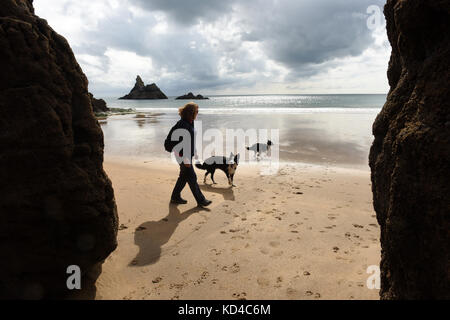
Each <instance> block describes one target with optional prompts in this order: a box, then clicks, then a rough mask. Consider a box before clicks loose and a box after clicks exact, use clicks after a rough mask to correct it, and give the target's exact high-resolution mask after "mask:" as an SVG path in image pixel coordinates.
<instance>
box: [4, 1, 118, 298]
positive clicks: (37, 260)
mask: <svg viewBox="0 0 450 320" xmlns="http://www.w3.org/2000/svg"><path fill="white" fill-rule="evenodd" d="M0 47H1V50H0V69H1V70H2V72H0V146H1V148H0V181H1V182H0V195H1V196H0V261H1V262H0V299H1V298H8V299H13V298H18V299H41V298H63V297H64V296H65V295H66V294H67V293H69V291H68V288H67V284H66V282H67V278H68V277H69V275H68V274H67V268H68V267H69V266H71V265H77V266H79V267H80V269H81V273H82V277H83V278H82V279H83V286H82V288H83V289H85V288H86V287H85V286H84V282H85V280H87V279H89V278H91V280H95V277H96V276H97V275H98V271H99V269H100V266H101V264H102V262H103V261H104V259H106V258H107V257H108V255H109V254H110V253H111V252H112V251H113V250H114V249H115V248H116V246H117V241H116V236H117V224H118V217H117V209H116V205H115V201H114V192H113V188H112V186H111V182H110V180H109V179H108V177H107V175H106V174H105V172H104V170H103V146H104V145H103V133H102V130H101V128H100V126H99V124H98V122H97V121H96V119H95V117H94V114H93V112H92V106H91V101H90V98H89V95H88V88H87V87H88V81H87V79H86V77H85V75H84V74H83V72H82V70H81V69H80V67H79V65H78V63H77V61H76V60H75V57H74V55H73V53H72V50H71V48H70V46H69V45H68V43H67V41H66V40H65V39H64V38H63V37H61V36H60V35H58V34H57V33H56V32H55V31H53V30H52V29H51V28H50V27H49V26H48V24H47V22H46V21H45V20H43V19H40V18H39V17H37V16H35V15H34V9H33V5H32V0H2V5H1V6H0Z"/></svg>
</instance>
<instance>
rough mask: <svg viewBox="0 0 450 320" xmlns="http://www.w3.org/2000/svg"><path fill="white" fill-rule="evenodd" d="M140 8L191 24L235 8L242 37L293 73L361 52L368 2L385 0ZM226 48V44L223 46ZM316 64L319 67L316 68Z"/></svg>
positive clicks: (255, 0) (160, 3) (144, 3)
mask: <svg viewBox="0 0 450 320" xmlns="http://www.w3.org/2000/svg"><path fill="white" fill-rule="evenodd" d="M135 2H136V3H137V4H138V5H140V6H141V7H142V8H144V9H149V10H159V11H163V12H165V13H166V14H167V15H168V16H169V17H171V18H173V20H175V21H180V22H181V23H184V24H195V22H196V21H197V20H198V19H206V20H208V21H212V20H214V19H217V18H218V17H221V16H227V15H230V14H232V13H233V14H234V15H235V16H236V17H237V19H238V21H239V23H238V25H239V29H240V32H241V40H242V41H252V42H259V43H261V44H262V46H263V48H264V51H265V52H266V54H267V55H268V57H269V58H271V59H273V60H275V61H277V62H280V63H282V64H283V65H284V66H286V67H287V68H289V69H290V70H291V73H292V75H298V76H299V77H302V76H303V75H310V74H311V73H317V72H320V71H322V70H321V69H320V65H321V64H322V63H323V62H326V61H329V60H333V59H336V58H343V57H347V56H357V55H360V54H361V53H362V52H363V51H364V50H365V49H366V48H367V47H368V46H369V45H370V44H372V42H373V38H372V36H371V31H370V30H369V28H368V27H367V23H366V21H367V12H366V11H367V8H368V7H369V6H371V5H378V6H380V7H382V6H383V4H384V2H385V1H384V0H320V1H318V0H303V1H299V0H247V1H211V0H186V1H176V0H135ZM223 49H225V47H224V48H223ZM314 65H316V66H317V70H315V71H314V70H313V69H314Z"/></svg>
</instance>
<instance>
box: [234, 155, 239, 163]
mask: <svg viewBox="0 0 450 320" xmlns="http://www.w3.org/2000/svg"><path fill="white" fill-rule="evenodd" d="M240 158H241V155H240V154H239V153H238V154H237V155H236V156H235V157H234V163H236V164H239V159H240Z"/></svg>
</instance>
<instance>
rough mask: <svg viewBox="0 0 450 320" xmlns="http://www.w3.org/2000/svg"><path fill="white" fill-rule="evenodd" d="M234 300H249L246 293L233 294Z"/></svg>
mask: <svg viewBox="0 0 450 320" xmlns="http://www.w3.org/2000/svg"><path fill="white" fill-rule="evenodd" d="M233 298H235V299H237V300H247V293H245V292H241V293H233Z"/></svg>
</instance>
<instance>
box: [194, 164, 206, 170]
mask: <svg viewBox="0 0 450 320" xmlns="http://www.w3.org/2000/svg"><path fill="white" fill-rule="evenodd" d="M195 167H197V168H198V169H200V170H206V166H205V164H201V163H200V162H197V163H196V164H195Z"/></svg>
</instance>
